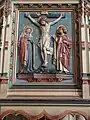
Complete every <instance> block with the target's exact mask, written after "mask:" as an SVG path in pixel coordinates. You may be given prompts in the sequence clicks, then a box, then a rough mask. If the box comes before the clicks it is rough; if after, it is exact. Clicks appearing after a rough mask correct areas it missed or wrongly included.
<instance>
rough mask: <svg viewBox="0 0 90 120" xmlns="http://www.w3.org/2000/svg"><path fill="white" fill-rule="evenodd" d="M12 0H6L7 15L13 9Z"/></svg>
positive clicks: (5, 10) (5, 9)
mask: <svg viewBox="0 0 90 120" xmlns="http://www.w3.org/2000/svg"><path fill="white" fill-rule="evenodd" d="M11 2H12V1H11V0H6V1H5V8H4V14H5V16H6V17H7V16H8V15H9V14H10V13H11V11H12V6H11Z"/></svg>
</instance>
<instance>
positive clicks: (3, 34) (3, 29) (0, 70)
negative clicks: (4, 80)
mask: <svg viewBox="0 0 90 120" xmlns="http://www.w3.org/2000/svg"><path fill="white" fill-rule="evenodd" d="M2 17H3V18H2V19H3V23H2V26H1V27H2V32H1V59H0V73H2V67H3V64H2V63H3V49H4V37H5V26H6V18H5V14H4V9H3V16H2Z"/></svg>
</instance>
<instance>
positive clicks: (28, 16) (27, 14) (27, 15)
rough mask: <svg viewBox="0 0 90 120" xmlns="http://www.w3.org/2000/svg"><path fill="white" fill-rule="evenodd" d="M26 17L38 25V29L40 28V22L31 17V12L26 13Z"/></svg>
mask: <svg viewBox="0 0 90 120" xmlns="http://www.w3.org/2000/svg"><path fill="white" fill-rule="evenodd" d="M25 17H27V18H28V19H29V20H31V22H33V23H34V24H35V25H37V26H38V27H39V26H40V25H39V24H38V22H37V21H36V20H35V19H33V18H32V17H31V15H30V13H29V12H26V13H25Z"/></svg>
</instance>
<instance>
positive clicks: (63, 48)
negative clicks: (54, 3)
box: [54, 25, 71, 73]
mask: <svg viewBox="0 0 90 120" xmlns="http://www.w3.org/2000/svg"><path fill="white" fill-rule="evenodd" d="M54 39H55V43H56V50H55V51H56V53H54V60H55V59H56V68H57V70H59V71H61V73H63V72H65V73H67V72H70V48H71V47H70V46H71V42H70V39H69V37H68V35H67V28H66V27H65V26H64V25H60V26H59V27H58V28H57V29H56V35H55V38H54Z"/></svg>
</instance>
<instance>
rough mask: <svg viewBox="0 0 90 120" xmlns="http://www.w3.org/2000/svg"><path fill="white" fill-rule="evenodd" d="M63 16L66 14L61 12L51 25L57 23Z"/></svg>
mask: <svg viewBox="0 0 90 120" xmlns="http://www.w3.org/2000/svg"><path fill="white" fill-rule="evenodd" d="M63 17H64V14H61V15H60V16H59V18H57V19H56V20H54V21H52V22H50V23H49V24H50V25H54V24H56V23H57V22H58V21H59V20H61V19H62V18H63Z"/></svg>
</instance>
